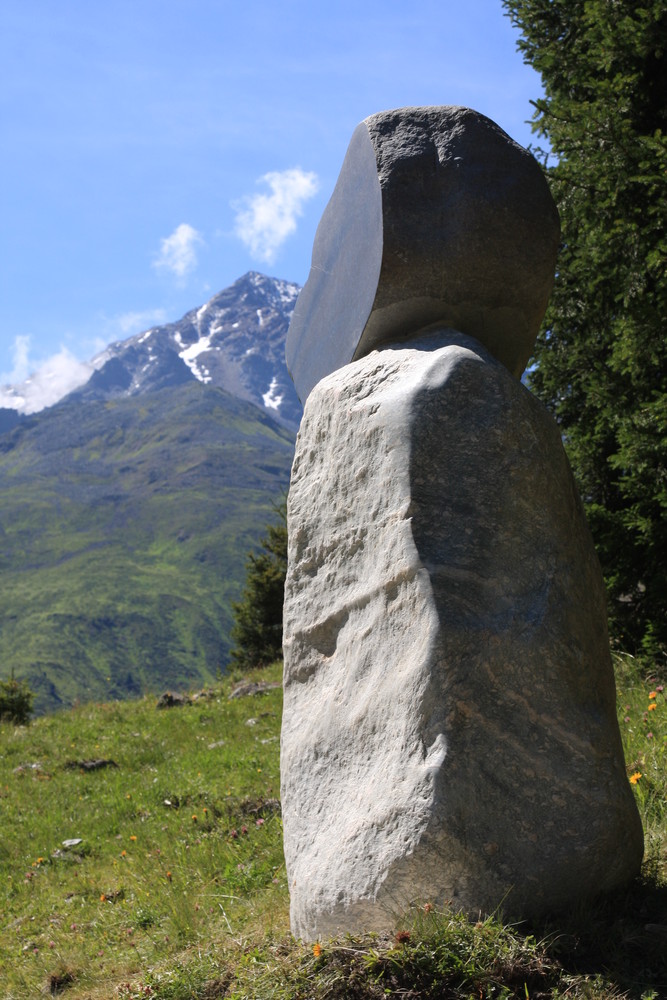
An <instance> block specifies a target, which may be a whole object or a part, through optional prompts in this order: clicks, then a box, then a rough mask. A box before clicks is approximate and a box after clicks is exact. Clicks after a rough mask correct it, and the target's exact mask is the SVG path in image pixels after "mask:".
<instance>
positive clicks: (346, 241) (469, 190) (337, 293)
mask: <svg viewBox="0 0 667 1000" xmlns="http://www.w3.org/2000/svg"><path fill="white" fill-rule="evenodd" d="M558 239H559V221H558V213H557V210H556V207H555V205H554V202H553V199H552V198H551V195H550V193H549V190H548V187H547V183H546V181H545V179H544V176H543V173H542V170H541V169H540V167H539V165H538V164H537V162H536V161H535V159H534V158H533V157H532V156H531V154H530V153H528V152H527V151H526V150H525V149H523V148H522V147H521V146H519V145H518V144H517V143H515V142H514V141H513V140H512V139H510V137H509V136H508V135H507V134H506V133H505V132H503V131H502V129H500V128H499V127H498V126H497V125H496V124H495V123H494V122H492V121H491V120H490V119H489V118H486V117H485V116H484V115H481V114H478V113H477V112H475V111H472V110H471V109H470V108H461V107H454V106H443V107H426V108H400V109H398V110H395V111H385V112H380V113H379V114H375V115H371V117H370V118H367V119H366V120H365V121H363V122H362V123H361V124H360V125H359V126H357V128H356V130H355V132H354V134H353V136H352V139H351V142H350V145H349V148H348V151H347V154H346V156H345V160H344V162H343V166H342V169H341V172H340V176H339V179H338V182H337V184H336V187H335V189H334V192H333V195H332V197H331V200H330V202H329V204H328V205H327V207H326V209H325V211H324V214H323V216H322V219H321V221H320V225H319V227H318V230H317V234H316V237H315V243H314V246H313V257H312V265H311V270H310V275H309V277H308V281H307V282H306V285H305V286H304V288H303V290H302V291H301V294H300V296H299V299H298V300H297V305H296V308H295V311H294V315H293V317H292V321H291V324H290V329H289V332H288V335H287V348H286V356H287V364H288V368H289V370H290V373H291V375H292V377H293V379H294V383H295V386H296V389H297V392H298V394H299V396H300V398H301V399H302V400H305V398H306V397H307V395H308V393H309V392H310V391H311V389H312V387H313V386H314V385H315V383H316V382H317V381H319V379H320V378H322V377H323V376H325V375H327V374H329V373H330V372H332V371H335V370H336V369H337V368H340V367H342V366H343V365H346V364H347V363H348V362H350V361H352V360H353V359H357V358H360V357H362V356H364V355H365V354H367V353H368V352H369V351H371V350H373V349H375V348H376V347H378V346H380V345H382V344H386V343H391V342H392V341H398V340H402V339H406V338H409V337H412V336H414V334H415V332H416V331H418V330H419V329H420V328H424V327H428V326H430V325H432V324H439V325H440V326H450V327H453V328H454V329H457V330H461V331H462V332H464V333H467V334H469V335H470V336H474V337H475V338H476V339H478V340H479V341H481V342H482V343H483V344H484V345H485V347H487V349H488V350H490V351H491V353H492V354H493V355H494V356H495V357H496V358H498V359H499V360H500V361H502V363H503V364H504V365H506V367H507V368H508V369H509V370H510V371H511V372H512V373H513V374H514V375H516V376H520V375H521V373H522V372H523V370H524V368H525V366H526V363H527V361H528V358H529V356H530V353H531V350H532V346H533V343H534V340H535V336H536V334H537V330H538V327H539V324H540V322H541V319H542V316H543V315H544V310H545V308H546V303H547V299H548V297H549V293H550V291H551V286H552V283H553V274H554V266H555V260H556V252H557V248H558Z"/></svg>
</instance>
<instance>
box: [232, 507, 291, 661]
mask: <svg viewBox="0 0 667 1000" xmlns="http://www.w3.org/2000/svg"><path fill="white" fill-rule="evenodd" d="M274 510H275V513H276V514H277V515H278V521H277V523H275V524H270V525H269V526H268V528H267V531H266V535H265V536H264V537H263V538H262V540H261V542H260V545H261V549H260V551H259V552H257V553H254V552H252V553H250V555H249V556H248V560H247V562H246V582H245V588H244V591H243V595H242V597H241V600H240V601H237V602H235V603H234V604H233V605H232V608H233V611H234V625H233V627H232V641H233V642H234V648H233V649H232V650H231V653H230V658H231V662H232V664H233V665H234V666H235V667H238V668H240V669H241V670H248V669H253V668H255V667H263V666H267V665H268V664H269V663H273V661H274V660H279V659H281V657H282V641H283V595H284V590H285V574H286V573H287V506H286V501H284V500H283V502H282V503H281V504H279V505H276V506H275V507H274Z"/></svg>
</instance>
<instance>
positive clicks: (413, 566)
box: [281, 330, 642, 940]
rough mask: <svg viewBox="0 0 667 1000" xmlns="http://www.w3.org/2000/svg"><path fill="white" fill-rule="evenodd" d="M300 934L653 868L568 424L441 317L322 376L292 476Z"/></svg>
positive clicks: (518, 909) (292, 702) (286, 747)
mask: <svg viewBox="0 0 667 1000" xmlns="http://www.w3.org/2000/svg"><path fill="white" fill-rule="evenodd" d="M288 527H289V539H290V542H289V570H288V576H287V583H286V600H285V615H284V629H285V644H284V653H285V673H284V688H285V706H284V716H283V730H282V748H281V750H282V757H281V760H282V765H281V766H282V803H283V816H284V831H285V857H286V862H287V872H288V877H289V884H290V893H291V914H292V930H293V932H294V933H295V934H296V935H298V936H301V937H303V938H304V939H311V940H312V939H314V938H317V937H321V936H325V935H329V934H333V933H335V932H338V931H341V930H343V931H354V930H373V929H376V930H382V929H387V928H392V927H393V926H394V919H395V915H396V913H397V912H400V911H401V910H402V909H403V908H404V907H405V906H406V905H407V904H408V903H409V902H411V901H414V900H421V901H426V900H430V901H433V902H434V903H439V904H443V903H445V902H446V901H450V902H451V903H452V904H453V905H454V906H455V907H457V908H461V909H463V910H465V911H467V912H469V913H471V914H473V915H476V914H477V913H479V912H480V911H483V912H489V911H492V910H494V909H495V908H496V907H498V906H501V907H502V908H503V910H504V912H505V913H506V914H507V915H509V916H512V917H518V918H523V917H531V916H535V915H537V914H540V913H542V912H544V911H553V910H556V909H558V908H559V907H560V906H562V905H567V904H570V903H572V902H573V901H576V900H580V899H582V898H585V897H587V896H590V895H593V894H595V893H597V892H599V891H604V890H607V889H610V888H612V887H614V886H617V885H619V884H621V883H623V882H625V881H626V880H627V879H629V878H630V877H632V876H633V875H634V874H635V873H636V872H637V871H638V869H639V865H640V862H641V857H642V831H641V824H640V821H639V816H638V813H637V810H636V807H635V804H634V799H633V796H632V793H631V789H630V785H629V783H628V780H627V776H626V773H625V768H624V763H623V755H622V748H621V741H620V735H619V730H618V725H617V722H616V714H615V690H614V678H613V671H612V666H611V662H610V657H609V648H608V640H607V631H606V612H605V600H604V593H603V585H602V580H601V574H600V570H599V565H598V562H597V558H596V555H595V552H594V550H593V546H592V542H591V538H590V535H589V531H588V528H587V526H586V523H585V520H584V516H583V513H582V509H581V505H580V501H579V499H578V496H577V493H576V490H575V487H574V484H573V481H572V477H571V473H570V470H569V466H568V463H567V459H566V457H565V454H564V451H563V449H562V446H561V442H560V437H559V433H558V428H557V427H556V425H555V423H554V422H553V421H552V419H551V418H550V417H549V416H548V414H547V413H546V411H545V410H544V409H543V408H542V407H541V405H540V404H539V403H538V402H537V401H536V400H535V399H533V398H532V397H531V395H530V393H529V392H528V391H527V390H526V389H524V388H523V387H522V386H521V384H520V383H518V382H517V381H516V380H515V379H514V378H513V377H512V376H510V375H509V374H508V373H507V371H506V369H505V368H504V367H503V366H502V365H500V364H499V363H497V362H496V361H495V360H494V359H493V358H492V357H491V356H490V355H489V354H488V353H487V352H486V351H485V350H484V348H483V347H481V345H480V344H478V343H477V342H476V341H475V340H473V339H472V338H467V337H465V336H462V335H459V334H457V333H455V332H453V331H451V330H450V331H446V330H443V331H440V332H438V333H433V334H431V336H430V337H429V338H427V339H425V340H423V341H421V342H417V343H415V344H413V345H411V346H410V347H409V348H407V347H403V346H401V345H398V346H397V347H396V348H395V349H394V348H392V349H388V350H383V351H381V352H377V353H374V354H372V355H370V356H368V357H366V358H364V359H362V360H360V361H357V362H355V363H353V364H350V365H348V366H347V367H345V368H343V369H341V370H340V371H337V372H335V373H334V374H332V375H330V376H329V377H327V378H325V379H324V380H322V381H321V382H320V383H319V384H318V385H317V387H316V388H315V390H314V391H313V392H312V393H311V395H310V398H309V400H308V403H307V406H306V411H305V415H304V418H303V422H302V426H301V430H300V432H299V437H298V442H297V451H296V457H295V461H294V468H293V474H292V485H291V489H290V493H289V511H288Z"/></svg>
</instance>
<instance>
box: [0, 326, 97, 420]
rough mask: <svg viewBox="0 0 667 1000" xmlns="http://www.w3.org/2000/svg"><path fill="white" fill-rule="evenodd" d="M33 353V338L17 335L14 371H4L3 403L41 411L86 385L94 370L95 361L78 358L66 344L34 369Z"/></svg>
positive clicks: (0, 389) (0, 382)
mask: <svg viewBox="0 0 667 1000" xmlns="http://www.w3.org/2000/svg"><path fill="white" fill-rule="evenodd" d="M29 352H30V338H29V337H24V336H20V337H16V338H15V340H14V346H13V361H14V367H13V370H12V371H11V372H7V373H2V374H0V385H1V386H2V387H0V406H6V407H8V408H9V409H12V410H19V411H20V412H21V413H37V412H38V411H39V410H43V409H44V408H45V407H47V406H53V404H54V403H57V402H58V400H60V399H62V398H63V396H66V395H67V394H68V393H69V392H72V390H73V389H76V388H78V386H80V385H83V384H84V382H87V381H88V379H89V378H90V376H91V374H92V372H93V366H92V365H91V364H87V363H85V362H82V361H78V360H77V359H76V358H75V357H74V355H73V354H71V353H70V351H68V350H67V348H66V347H61V348H60V350H59V351H58V353H57V354H53V355H52V356H51V357H50V358H47V360H46V361H43V362H41V363H40V364H38V365H37V367H36V368H35V369H34V371H32V372H31V362H30V357H29Z"/></svg>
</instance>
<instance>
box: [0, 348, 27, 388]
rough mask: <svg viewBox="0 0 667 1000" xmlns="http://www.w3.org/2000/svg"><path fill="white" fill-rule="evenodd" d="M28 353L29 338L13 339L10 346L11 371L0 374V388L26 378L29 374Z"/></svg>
mask: <svg viewBox="0 0 667 1000" xmlns="http://www.w3.org/2000/svg"><path fill="white" fill-rule="evenodd" d="M29 353H30V337H28V336H19V337H15V338H14V343H13V345H12V370H11V371H9V372H0V386H1V385H12V384H13V383H14V382H22V381H23V379H24V378H27V377H28V375H29V373H30V361H29Z"/></svg>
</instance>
